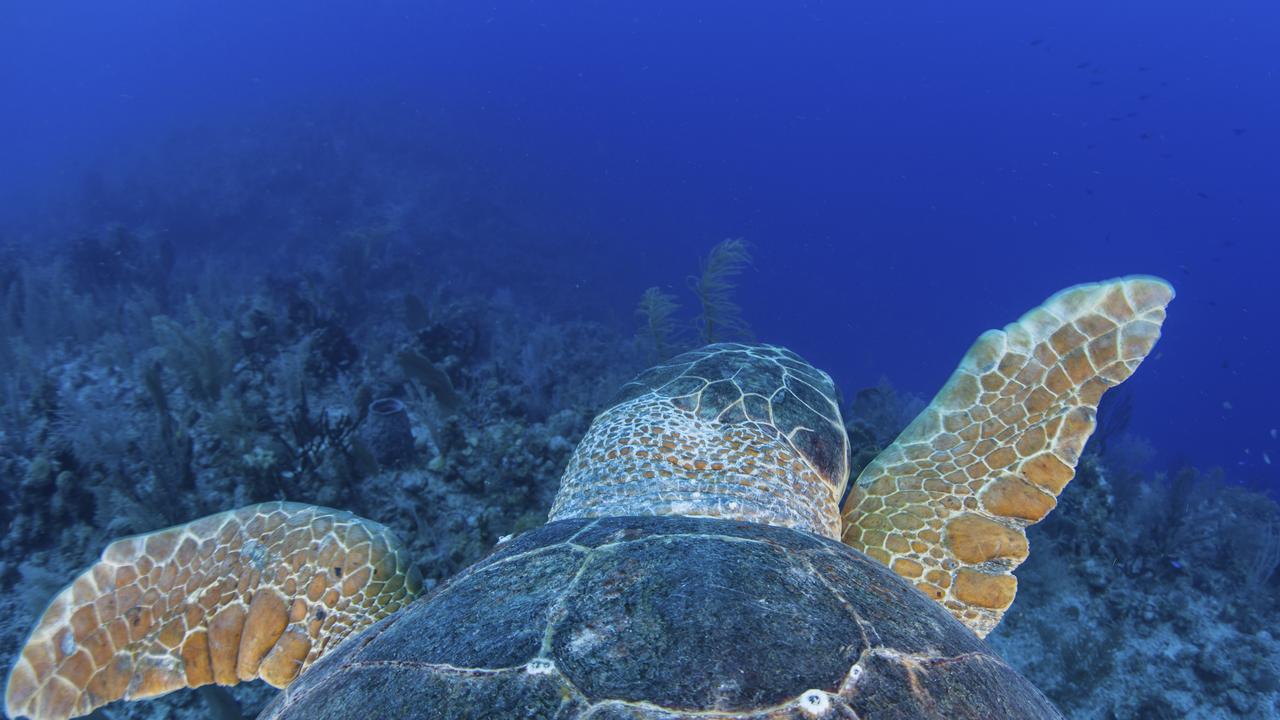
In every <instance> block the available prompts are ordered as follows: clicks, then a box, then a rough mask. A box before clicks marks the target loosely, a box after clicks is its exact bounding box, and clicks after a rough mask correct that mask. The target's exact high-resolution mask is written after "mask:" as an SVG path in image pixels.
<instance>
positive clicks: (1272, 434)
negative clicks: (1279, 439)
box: [1271, 428, 1276, 440]
mask: <svg viewBox="0 0 1280 720" xmlns="http://www.w3.org/2000/svg"><path fill="white" fill-rule="evenodd" d="M1271 439H1272V440H1275V439H1276V429H1275V428H1271Z"/></svg>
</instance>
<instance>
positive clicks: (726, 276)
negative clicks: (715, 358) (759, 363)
mask: <svg viewBox="0 0 1280 720" xmlns="http://www.w3.org/2000/svg"><path fill="white" fill-rule="evenodd" d="M750 264H751V253H750V251H749V250H748V249H747V244H746V243H745V242H744V241H742V240H741V239H734V238H730V239H728V240H723V241H721V242H720V243H719V244H717V245H716V246H715V247H713V248H711V252H710V253H708V254H707V258H706V260H704V261H703V263H702V275H701V276H700V277H693V276H690V277H689V284H690V286H691V287H692V288H693V291H694V293H695V294H697V296H698V302H699V303H701V304H702V314H701V315H699V316H698V320H697V323H698V327H699V328H700V332H701V336H702V342H704V343H713V342H719V341H721V340H725V339H735V338H736V339H741V338H747V339H749V338H750V337H751V335H752V333H751V326H749V325H748V324H747V321H746V320H744V319H743V318H742V308H740V307H738V304H737V303H736V302H734V301H733V289H734V286H735V283H734V278H736V277H737V276H738V275H740V274H742V271H743V270H744V269H746V267H747V266H748V265H750Z"/></svg>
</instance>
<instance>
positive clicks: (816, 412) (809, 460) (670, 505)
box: [550, 343, 849, 538]
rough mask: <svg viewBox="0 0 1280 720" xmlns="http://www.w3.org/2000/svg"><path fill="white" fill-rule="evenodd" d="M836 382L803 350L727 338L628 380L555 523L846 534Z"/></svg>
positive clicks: (573, 466) (587, 449) (595, 433)
mask: <svg viewBox="0 0 1280 720" xmlns="http://www.w3.org/2000/svg"><path fill="white" fill-rule="evenodd" d="M848 476H849V466H848V439H847V437H846V436H845V433H844V426H843V421H842V420H841V418H840V409H839V407H838V405H837V403H836V393H835V385H834V384H833V383H832V381H831V378H830V377H829V376H827V374H826V373H823V372H821V371H820V370H817V369H815V368H814V367H812V366H811V365H809V364H808V363H806V362H805V361H804V360H802V359H801V358H800V357H799V356H798V355H796V354H795V353H793V352H791V351H789V350H785V349H783V348H779V347H773V346H770V345H744V344H737V343H720V344H716V345H708V346H706V347H704V348H700V349H698V350H694V351H691V352H687V353H685V354H683V355H680V356H678V357H675V358H672V359H671V360H669V361H667V362H666V363H664V364H662V365H659V366H657V367H655V368H652V369H650V370H648V371H646V372H644V373H642V374H641V375H640V376H639V377H637V378H636V379H635V380H633V381H632V382H630V383H628V384H627V385H626V386H625V387H624V388H623V391H622V392H621V393H620V395H619V397H618V399H617V400H615V402H614V403H613V405H612V406H610V407H609V408H607V409H606V410H604V412H601V413H600V415H598V416H597V417H596V419H595V421H594V422H593V423H592V424H591V428H590V429H589V430H588V431H587V434H586V437H584V438H583V440H582V442H581V443H579V444H578V447H577V449H576V450H575V451H574V454H573V457H572V458H570V460H569V464H568V466H567V468H566V469H565V473H564V476H563V477H562V478H561V481H560V491H559V493H558V494H557V495H556V501H555V505H554V507H553V508H552V510H551V516H550V519H551V520H561V519H566V518H573V517H607V516H620V515H686V516H698V517H719V518H726V519H734V520H747V521H751V522H758V523H763V524H766V525H776V526H781V527H791V528H797V529H800V530H806V531H809V532H812V533H816V534H819V535H824V536H826V537H831V538H838V537H839V535H840V513H839V500H840V496H841V494H842V493H843V492H844V487H845V484H846V483H847V482H848Z"/></svg>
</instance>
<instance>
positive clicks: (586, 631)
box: [569, 627, 603, 655]
mask: <svg viewBox="0 0 1280 720" xmlns="http://www.w3.org/2000/svg"><path fill="white" fill-rule="evenodd" d="M602 639H603V638H601V637H600V634H599V633H597V632H596V631H595V630H592V629H591V628H589V627H584V628H582V629H580V630H578V631H577V632H575V633H574V634H573V637H571V638H569V650H571V651H572V652H573V654H575V655H582V654H584V653H586V652H587V651H588V650H590V649H591V648H593V647H595V646H596V645H599V644H600V641H601V640H602Z"/></svg>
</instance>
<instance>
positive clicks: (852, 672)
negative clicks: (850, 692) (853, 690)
mask: <svg viewBox="0 0 1280 720" xmlns="http://www.w3.org/2000/svg"><path fill="white" fill-rule="evenodd" d="M860 679H862V666H861V665H854V666H853V667H852V668H850V669H849V680H848V683H849V684H850V685H852V684H854V683H856V682H858V680H860Z"/></svg>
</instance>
